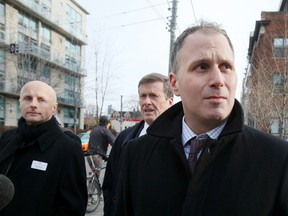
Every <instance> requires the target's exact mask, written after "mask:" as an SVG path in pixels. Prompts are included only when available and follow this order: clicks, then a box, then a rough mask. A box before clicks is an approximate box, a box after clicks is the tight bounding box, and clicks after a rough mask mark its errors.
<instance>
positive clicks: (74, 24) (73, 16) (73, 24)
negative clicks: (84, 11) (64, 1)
mask: <svg viewBox="0 0 288 216" xmlns="http://www.w3.org/2000/svg"><path fill="white" fill-rule="evenodd" d="M66 14H67V16H68V17H67V20H68V24H69V27H70V30H71V31H75V32H76V33H80V34H81V32H82V16H81V15H80V14H79V13H78V12H77V11H75V10H74V9H73V8H72V7H71V6H69V5H67V7H66Z"/></svg>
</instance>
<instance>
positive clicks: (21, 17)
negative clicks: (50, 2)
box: [18, 11, 37, 32]
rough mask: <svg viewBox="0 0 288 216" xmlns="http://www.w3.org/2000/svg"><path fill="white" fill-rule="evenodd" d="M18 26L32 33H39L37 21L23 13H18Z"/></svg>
mask: <svg viewBox="0 0 288 216" xmlns="http://www.w3.org/2000/svg"><path fill="white" fill-rule="evenodd" d="M18 24H19V25H20V26H22V27H24V28H26V29H28V30H30V31H31V30H33V31H34V32H37V24H36V20H35V19H34V18H32V17H30V16H29V15H27V14H25V13H23V12H21V11H20V12H19V13H18Z"/></svg>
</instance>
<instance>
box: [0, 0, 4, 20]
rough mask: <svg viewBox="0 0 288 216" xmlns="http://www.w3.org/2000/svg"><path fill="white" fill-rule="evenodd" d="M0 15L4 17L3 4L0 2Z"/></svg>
mask: <svg viewBox="0 0 288 216" xmlns="http://www.w3.org/2000/svg"><path fill="white" fill-rule="evenodd" d="M0 16H2V17H5V6H4V4H3V3H1V2H0Z"/></svg>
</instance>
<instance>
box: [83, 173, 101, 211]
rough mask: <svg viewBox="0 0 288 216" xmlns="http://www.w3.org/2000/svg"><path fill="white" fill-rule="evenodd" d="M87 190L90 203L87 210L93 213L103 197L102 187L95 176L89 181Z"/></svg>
mask: <svg viewBox="0 0 288 216" xmlns="http://www.w3.org/2000/svg"><path fill="white" fill-rule="evenodd" d="M87 190H88V203H87V208H86V212H87V213H91V212H94V211H95V210H96V209H97V208H98V206H99V204H100V199H101V187H100V184H99V182H98V181H97V179H96V178H95V177H94V178H92V179H90V180H89V181H88V186H87Z"/></svg>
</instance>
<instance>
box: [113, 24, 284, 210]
mask: <svg viewBox="0 0 288 216" xmlns="http://www.w3.org/2000/svg"><path fill="white" fill-rule="evenodd" d="M170 64H171V70H172V71H171V73H170V74H169V78H170V84H171V87H172V89H173V92H174V94H175V95H177V96H180V97H181V101H180V102H179V103H177V104H175V105H174V106H172V107H171V108H169V109H168V110H166V112H165V113H163V114H162V115H161V116H159V117H158V118H157V119H156V120H155V121H154V122H153V123H152V125H150V127H149V128H148V129H147V134H146V135H145V136H142V137H139V138H137V139H134V140H132V141H130V142H129V143H128V144H127V145H126V147H125V150H124V152H123V157H122V156H121V159H122V160H121V163H122V169H121V172H120V178H119V193H118V197H117V198H118V202H119V203H118V205H117V208H116V212H117V216H124V215H125V216H132V215H137V216H142V215H143V216H144V215H149V216H159V215H165V216H175V215H181V216H188V215H189V216H191V215H196V216H200V215H213V216H220V215H221V216H223V215H225V216H226V215H237V216H243V215H253V216H263V215H273V216H274V215H275V216H284V215H285V216H287V215H288V205H287V203H288V143H287V142H286V141H284V140H281V139H279V138H277V137H275V136H273V135H271V134H268V133H264V132H262V131H258V130H256V129H254V128H251V127H249V126H246V125H245V124H244V114H243V109H242V107H241V105H240V103H239V102H238V101H237V99H235V92H236V86H237V73H236V69H235V61H234V50H233V46H232V43H231V41H230V39H229V37H228V35H227V33H226V31H225V30H223V29H221V27H220V26H219V25H218V24H215V23H210V22H204V21H202V22H201V23H200V24H198V25H195V26H192V27H189V28H187V29H186V30H185V31H184V32H183V33H182V34H181V35H180V36H179V37H178V38H177V40H176V41H175V43H174V45H173V49H172V52H171V59H170Z"/></svg>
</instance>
